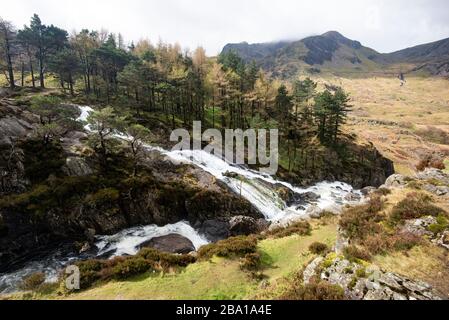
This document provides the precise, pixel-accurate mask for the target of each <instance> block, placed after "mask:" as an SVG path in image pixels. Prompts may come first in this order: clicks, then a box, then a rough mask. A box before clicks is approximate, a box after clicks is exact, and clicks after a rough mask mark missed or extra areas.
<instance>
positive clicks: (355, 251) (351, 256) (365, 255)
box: [343, 245, 371, 262]
mask: <svg viewBox="0 0 449 320" xmlns="http://www.w3.org/2000/svg"><path fill="white" fill-rule="evenodd" d="M343 255H344V256H345V258H346V259H347V260H349V261H351V262H359V261H360V260H363V261H370V260H371V254H370V253H369V252H367V251H366V250H365V249H363V248H359V247H357V246H354V245H351V246H348V247H346V248H344V249H343Z"/></svg>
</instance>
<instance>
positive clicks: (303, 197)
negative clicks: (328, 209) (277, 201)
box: [285, 189, 321, 207]
mask: <svg viewBox="0 0 449 320" xmlns="http://www.w3.org/2000/svg"><path fill="white" fill-rule="evenodd" d="M289 191H290V192H289V193H288V197H287V199H286V201H285V202H286V204H287V206H288V207H291V206H303V205H306V204H310V203H316V202H317V201H318V199H320V198H321V196H320V195H318V194H316V193H313V192H305V193H296V192H294V191H291V190H290V189H289Z"/></svg>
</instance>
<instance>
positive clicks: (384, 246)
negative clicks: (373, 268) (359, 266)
mask: <svg viewBox="0 0 449 320" xmlns="http://www.w3.org/2000/svg"><path fill="white" fill-rule="evenodd" d="M363 246H364V247H365V249H366V250H365V251H366V252H367V254H370V255H378V254H384V253H386V252H387V251H389V250H390V249H391V239H390V235H388V234H386V233H384V232H382V233H380V234H376V235H369V236H368V237H366V239H365V240H363ZM363 260H365V259H363ZM366 260H367V261H369V259H366Z"/></svg>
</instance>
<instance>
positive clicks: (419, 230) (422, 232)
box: [400, 216, 437, 237]
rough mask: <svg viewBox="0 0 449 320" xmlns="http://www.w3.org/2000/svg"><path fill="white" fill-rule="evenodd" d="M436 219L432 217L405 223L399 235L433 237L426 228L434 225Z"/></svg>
mask: <svg viewBox="0 0 449 320" xmlns="http://www.w3.org/2000/svg"><path fill="white" fill-rule="evenodd" d="M436 223H437V219H436V218H435V217H432V216H428V217H424V218H420V219H413V220H407V221H405V223H404V225H403V227H402V228H401V231H400V232H401V233H411V234H414V235H416V236H419V237H422V236H433V232H430V231H428V228H429V226H430V225H432V224H436Z"/></svg>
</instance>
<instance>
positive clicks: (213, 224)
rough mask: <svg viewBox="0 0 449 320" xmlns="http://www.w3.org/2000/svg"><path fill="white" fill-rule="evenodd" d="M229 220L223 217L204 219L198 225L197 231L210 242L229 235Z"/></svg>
mask: <svg viewBox="0 0 449 320" xmlns="http://www.w3.org/2000/svg"><path fill="white" fill-rule="evenodd" d="M229 227H230V226H229V222H228V221H226V220H225V219H211V220H206V221H204V222H203V223H202V224H201V225H200V226H199V231H200V233H201V234H204V235H205V236H206V238H207V239H208V240H210V241H212V242H216V241H219V240H223V239H226V238H229V237H230V231H229Z"/></svg>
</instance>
